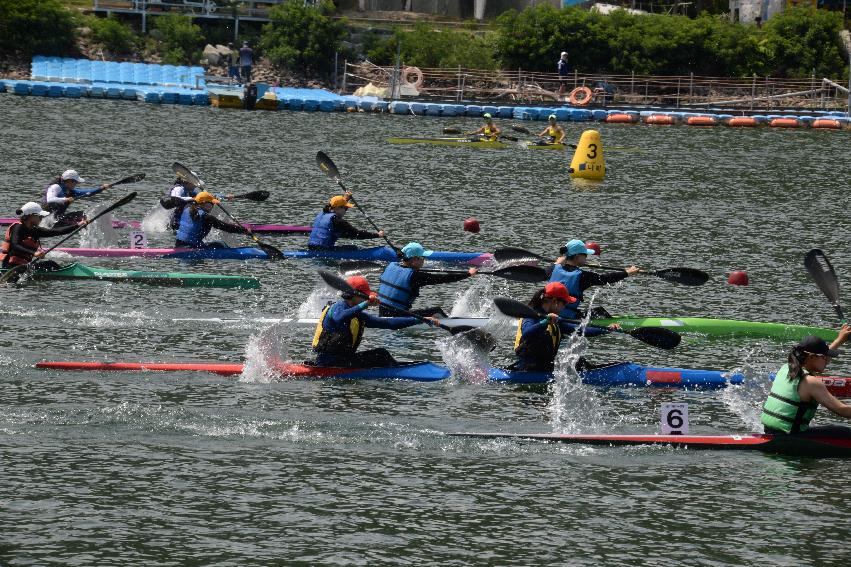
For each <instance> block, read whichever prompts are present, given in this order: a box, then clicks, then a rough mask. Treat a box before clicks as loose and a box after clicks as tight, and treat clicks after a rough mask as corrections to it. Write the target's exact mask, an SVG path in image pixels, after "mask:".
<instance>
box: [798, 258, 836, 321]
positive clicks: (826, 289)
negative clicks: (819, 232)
mask: <svg viewBox="0 0 851 567" xmlns="http://www.w3.org/2000/svg"><path fill="white" fill-rule="evenodd" d="M804 267H805V268H806V269H807V273H808V274H809V275H810V277H811V278H812V279H813V281H814V282H816V285H817V286H818V288H819V289H820V290H821V292H822V293H823V294H824V295H825V297H827V299H828V300H829V301H830V303H831V305H833V309H834V310H835V311H836V314H837V315H839V320H840V321H841V322H842V323H845V322H846V321H845V314H844V313H843V312H842V307H841V306H840V305H839V280H838V279H837V278H836V272H835V271H834V270H833V266H832V265H831V264H830V261H829V260H828V259H827V256H825V254H824V252H822V251H821V250H819V249H818V248H814V249H812V250H810V251H809V252H807V254H806V256H804Z"/></svg>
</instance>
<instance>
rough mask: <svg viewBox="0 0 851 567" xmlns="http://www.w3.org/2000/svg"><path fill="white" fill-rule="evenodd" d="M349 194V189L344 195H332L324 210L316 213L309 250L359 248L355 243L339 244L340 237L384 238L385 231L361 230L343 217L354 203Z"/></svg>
mask: <svg viewBox="0 0 851 567" xmlns="http://www.w3.org/2000/svg"><path fill="white" fill-rule="evenodd" d="M349 195H351V192H349V191H347V192H346V193H345V194H343V195H336V196H334V197H331V199H330V200H329V201H328V204H327V205H325V207H324V208H323V209H322V212H321V213H319V214H318V215H316V218H315V219H314V220H313V227H312V228H311V230H310V238H309V239H308V241H307V248H308V249H309V250H334V249H335V248H336V249H339V250H346V249H355V248H357V247H356V246H354V245H344V246H337V240H338V239H340V238H351V239H353V240H364V239H368V238H384V231H383V230H380V231H378V232H369V231H368V230H360V229H357V228H355V227H353V226H352V225H351V224H349V222H348V221H347V220H345V219H344V218H343V217H344V216H345V214H346V211H348V210H349V209H350V208H352V207H353V206H354V205H352V204H351V203H349Z"/></svg>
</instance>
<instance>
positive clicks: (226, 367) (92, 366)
mask: <svg viewBox="0 0 851 567" xmlns="http://www.w3.org/2000/svg"><path fill="white" fill-rule="evenodd" d="M35 366H36V368H49V369H51V370H90V371H127V370H149V371H150V370H153V371H157V372H185V371H196V372H212V373H213V374H219V375H221V376H237V375H239V374H242V369H243V367H244V366H243V365H242V364H219V363H211V364H204V363H194V362H70V361H68V362H39V363H37V364H36V365H35Z"/></svg>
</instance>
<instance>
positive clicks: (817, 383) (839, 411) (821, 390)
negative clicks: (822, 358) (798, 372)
mask: <svg viewBox="0 0 851 567" xmlns="http://www.w3.org/2000/svg"><path fill="white" fill-rule="evenodd" d="M798 392H799V393H800V394H801V400H806V399H807V398H809V399H811V400H815V401H817V402H818V403H820V404H821V405H823V406H824V407H826V408H827V409H829V410H830V411H832V412H833V413H835V414H836V415H839V416H842V417H845V418H851V406H849V405H847V404H845V403H843V402H841V401H840V400H838V399H836V397H835V396H834V395H833V394H831V393H830V392H828V391H827V386H825V385H824V382H822V380H821V378H819V377H818V376H807V377H806V378H805V381H804V382H803V383H802V384H801V385H800V387H799V388H798Z"/></svg>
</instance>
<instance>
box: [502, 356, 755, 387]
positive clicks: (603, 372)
mask: <svg viewBox="0 0 851 567" xmlns="http://www.w3.org/2000/svg"><path fill="white" fill-rule="evenodd" d="M579 375H580V376H581V377H582V382H583V383H584V384H589V385H592V386H606V387H618V386H654V387H662V388H690V389H710V388H724V387H726V386H727V385H728V384H741V383H742V381H743V380H744V378H745V377H744V376H743V375H742V374H740V373H730V372H721V371H719V370H693V369H690V368H657V367H651V366H641V365H640V364H635V363H634V362H617V363H614V364H606V365H603V366H598V367H595V368H590V369H588V370H583V371H582V372H580V373H579ZM488 379H489V380H490V381H492V382H509V383H512V384H546V383H547V382H551V381H552V379H553V375H552V373H551V372H527V371H523V370H509V369H506V368H491V369H490V372H488Z"/></svg>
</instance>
